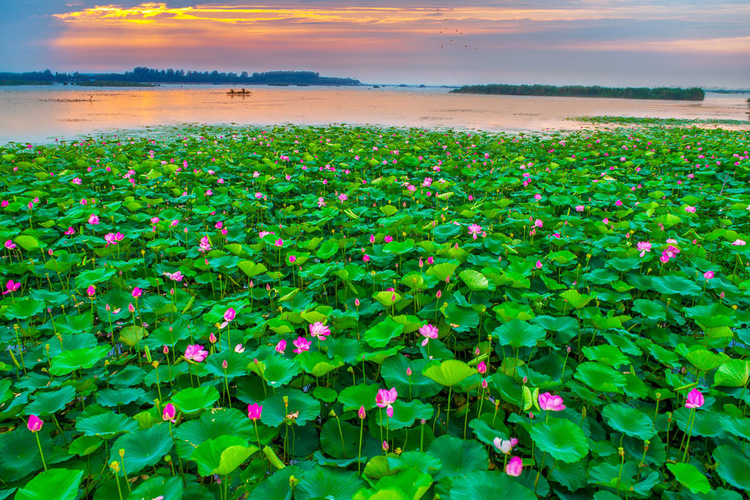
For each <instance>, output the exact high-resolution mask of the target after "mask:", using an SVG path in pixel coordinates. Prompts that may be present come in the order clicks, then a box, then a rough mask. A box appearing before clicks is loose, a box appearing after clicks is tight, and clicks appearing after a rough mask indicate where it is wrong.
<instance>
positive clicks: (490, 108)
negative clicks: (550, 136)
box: [0, 85, 750, 144]
mask: <svg viewBox="0 0 750 500" xmlns="http://www.w3.org/2000/svg"><path fill="white" fill-rule="evenodd" d="M229 89H230V87H224V86H216V85H200V86H162V87H153V88H82V87H67V86H52V87H50V86H39V87H37V86H31V87H0V144H4V143H6V142H10V141H16V142H49V141H52V140H54V139H56V138H59V139H72V138H74V137H76V136H80V135H90V134H100V133H111V132H114V131H117V130H123V129H142V128H144V127H149V126H154V125H178V124H184V123H206V124H232V123H234V124H240V125H276V124H287V123H292V124H302V125H325V124H331V123H337V124H341V123H345V124H350V125H365V124H371V125H384V126H406V127H412V126H414V127H430V128H439V127H447V128H454V129H482V130H489V131H501V130H507V131H525V130H529V131H542V130H547V129H552V130H559V129H567V130H571V129H578V128H582V127H583V124H581V123H578V122H571V121H568V120H567V118H571V117H576V116H595V115H617V116H638V117H653V118H687V119H731V120H744V121H747V120H748V118H749V117H750V115H748V112H750V107H749V106H748V104H747V102H746V99H747V97H748V95H747V94H744V95H743V94H713V93H709V94H707V96H706V99H705V100H704V101H702V102H679V101H645V100H625V99H593V98H569V97H525V96H524V97H521V96H484V95H468V94H450V93H449V91H448V89H436V88H421V89H417V88H393V87H388V88H379V89H375V88H371V87H352V88H325V87H324V88H320V87H251V88H250V90H251V92H252V94H250V95H248V96H231V95H227V91H228V90H229Z"/></svg>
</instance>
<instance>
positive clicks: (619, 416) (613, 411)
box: [602, 403, 656, 440]
mask: <svg viewBox="0 0 750 500" xmlns="http://www.w3.org/2000/svg"><path fill="white" fill-rule="evenodd" d="M602 417H604V420H605V421H606V422H607V424H609V426H610V427H612V428H613V429H614V430H616V431H619V432H622V433H624V434H627V435H628V436H633V437H637V438H638V439H643V440H646V439H651V438H652V437H654V436H655V435H656V429H655V428H654V422H653V421H652V420H651V418H650V417H649V416H648V415H646V414H645V413H642V412H640V411H638V410H636V409H635V408H632V407H630V406H628V405H626V404H623V403H616V404H611V405H607V406H606V407H605V408H604V411H603V412H602Z"/></svg>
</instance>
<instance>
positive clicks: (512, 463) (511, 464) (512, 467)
mask: <svg viewBox="0 0 750 500" xmlns="http://www.w3.org/2000/svg"><path fill="white" fill-rule="evenodd" d="M522 471H523V460H521V457H512V458H511V459H510V460H508V464H507V465H506V466H505V473H506V474H508V475H509V476H513V477H518V476H520V475H521V472H522Z"/></svg>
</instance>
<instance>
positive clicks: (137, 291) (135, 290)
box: [132, 287, 143, 299]
mask: <svg viewBox="0 0 750 500" xmlns="http://www.w3.org/2000/svg"><path fill="white" fill-rule="evenodd" d="M132 295H133V298H134V299H137V298H138V297H140V296H141V295H143V290H141V289H140V288H138V287H135V288H133V293H132Z"/></svg>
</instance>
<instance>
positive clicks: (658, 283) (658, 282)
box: [651, 274, 701, 297]
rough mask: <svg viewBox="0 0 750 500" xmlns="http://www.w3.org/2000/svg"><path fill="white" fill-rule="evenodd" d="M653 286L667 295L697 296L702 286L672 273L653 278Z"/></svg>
mask: <svg viewBox="0 0 750 500" xmlns="http://www.w3.org/2000/svg"><path fill="white" fill-rule="evenodd" d="M651 285H652V286H653V288H654V289H655V290H656V291H657V292H659V293H663V294H665V295H687V296H691V297H692V296H695V295H699V294H700V293H701V288H700V287H699V286H698V285H697V284H696V283H695V282H694V281H692V280H689V279H687V278H683V277H680V276H675V275H673V274H670V275H668V276H660V277H657V278H652V279H651Z"/></svg>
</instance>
